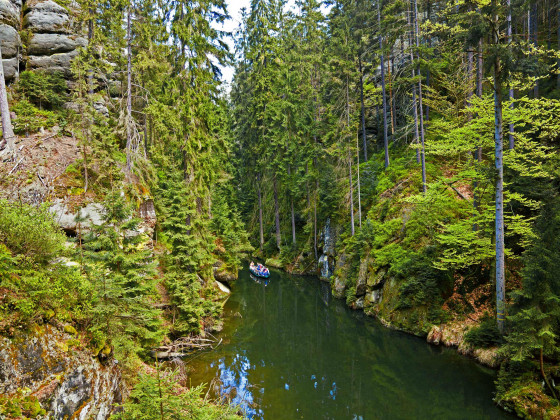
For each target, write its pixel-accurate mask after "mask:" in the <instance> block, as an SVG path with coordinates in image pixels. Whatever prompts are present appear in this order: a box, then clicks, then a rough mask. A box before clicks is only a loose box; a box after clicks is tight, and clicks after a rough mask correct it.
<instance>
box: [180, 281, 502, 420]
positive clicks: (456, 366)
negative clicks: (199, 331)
mask: <svg viewBox="0 0 560 420" xmlns="http://www.w3.org/2000/svg"><path fill="white" fill-rule="evenodd" d="M225 313H226V323H225V328H224V331H223V332H222V333H221V334H220V336H219V337H220V338H222V339H223V343H222V345H221V346H220V347H219V348H218V349H216V350H215V351H212V352H207V353H201V354H200V353H199V354H198V355H197V356H196V357H194V358H193V359H191V360H190V361H189V366H190V367H191V369H192V370H193V372H192V374H191V380H192V384H193V385H196V384H200V383H206V384H210V383H212V389H214V390H216V391H217V392H219V393H220V394H221V395H222V396H223V397H224V398H227V399H229V400H231V401H232V402H233V403H234V404H238V405H239V406H240V407H241V409H242V410H243V412H245V414H246V416H247V417H248V418H253V419H261V418H262V419H267V420H275V419H506V418H507V419H510V418H511V417H510V416H509V415H507V414H506V413H504V412H502V411H501V410H500V409H498V408H497V407H495V406H494V405H493V403H492V396H493V381H494V376H495V373H494V372H493V371H492V370H489V369H486V368H483V367H481V366H479V365H477V364H476V363H474V362H473V361H471V360H469V359H466V358H464V357H461V356H459V355H458V354H457V353H456V352H455V351H453V350H449V349H442V348H439V347H433V346H430V345H428V344H427V343H426V342H425V341H424V340H422V339H419V338H416V337H412V336H410V335H407V334H404V333H399V332H396V331H392V330H389V329H386V328H384V327H383V326H381V325H380V324H379V323H378V322H376V321H375V320H373V319H371V318H368V317H366V316H365V315H363V313H361V312H357V311H352V310H350V309H348V308H347V307H346V306H345V305H344V302H342V301H340V300H337V299H334V298H332V297H331V294H330V290H329V286H328V284H326V283H323V282H320V281H319V280H317V279H314V278H309V277H291V276H289V275H287V274H284V273H281V272H278V271H273V272H272V276H271V278H270V279H269V280H268V281H267V282H266V283H264V282H262V281H261V282H257V281H255V279H253V278H251V276H250V274H249V272H248V271H246V270H244V271H243V272H241V273H240V276H239V280H238V282H237V283H236V284H235V287H234V290H233V293H232V295H231V297H230V298H229V300H228V302H227V303H226V306H225Z"/></svg>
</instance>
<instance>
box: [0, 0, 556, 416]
mask: <svg viewBox="0 0 560 420" xmlns="http://www.w3.org/2000/svg"><path fill="white" fill-rule="evenodd" d="M4 3H5V4H4ZM4 3H2V2H1V1H0V6H2V7H4V6H5V7H6V8H7V9H6V10H8V9H9V7H16V6H13V4H15V3H17V2H15V3H14V2H10V1H9V0H4ZM18 7H19V8H20V9H18V10H16V12H15V14H14V19H13V21H12V20H10V19H11V18H9V17H6V16H8V15H7V14H6V13H5V14H4V15H6V16H4V15H2V17H1V18H0V21H1V23H2V25H3V27H6V28H15V29H10V30H8V29H5V30H4V32H5V33H12V32H10V31H13V33H14V34H15V35H13V36H14V37H15V38H14V39H17V42H16V41H14V42H15V44H17V45H16V47H13V46H12V45H11V44H10V43H9V42H8V41H6V36H7V35H5V34H3V33H0V41H1V43H0V47H1V48H2V53H0V57H2V55H1V54H4V55H3V57H4V60H3V63H4V64H3V66H0V67H3V70H2V72H1V73H0V111H1V114H2V128H3V129H2V141H1V144H0V149H1V150H0V174H1V177H0V338H2V339H3V340H4V341H2V343H0V361H1V362H2V364H3V365H5V366H12V365H13V366H14V367H13V369H11V368H10V369H11V370H9V369H8V368H5V369H4V368H1V369H0V379H2V377H4V378H7V379H6V380H4V379H2V380H0V416H6V417H7V418H27V417H36V416H37V415H53V416H54V417H55V418H63V417H64V415H67V416H68V418H71V417H72V416H78V415H79V416H83V418H87V416H88V415H89V416H90V417H93V416H94V414H95V415H96V416H98V417H97V418H109V416H111V418H121V419H164V418H177V419H183V418H185V419H187V418H188V419H190V418H197V419H213V418H216V419H218V418H219V419H225V418H238V416H239V414H240V412H239V410H237V409H236V407H234V406H228V405H223V404H221V403H220V401H217V400H216V401H214V400H212V399H209V398H208V394H206V396H204V395H205V388H204V387H202V386H192V387H191V384H190V383H189V380H188V377H189V373H188V366H186V367H185V363H176V362H174V361H166V360H163V361H162V360H160V359H161V358H164V359H165V358H166V356H165V355H166V354H167V353H165V352H166V351H167V352H170V351H171V350H169V349H177V348H180V346H181V345H185V344H184V343H185V340H187V342H188V343H191V344H189V345H191V346H194V347H196V345H198V346H201V345H206V344H193V343H207V342H211V341H212V340H214V338H215V336H214V335H213V334H215V335H218V334H219V332H220V331H221V330H222V328H223V323H224V321H223V319H222V315H223V307H224V302H225V300H227V296H224V293H229V292H230V290H229V289H233V290H234V289H235V282H236V279H237V277H238V271H239V270H240V269H241V268H242V267H243V266H244V265H246V261H247V260H248V259H250V258H253V259H258V260H260V261H262V262H263V263H265V264H266V265H268V266H270V267H275V268H277V269H281V270H285V271H287V272H288V273H291V274H293V275H300V274H302V275H313V276H318V277H320V278H321V279H322V280H324V281H327V282H329V285H330V288H331V289H332V293H333V295H334V296H336V297H338V298H341V299H344V300H345V302H346V303H347V305H348V306H350V307H351V308H353V309H356V310H362V311H363V312H364V313H366V314H367V315H370V316H372V317H375V318H377V319H378V320H380V321H381V322H382V323H383V324H384V325H386V326H388V327H391V328H395V329H398V330H402V331H406V332H408V333H411V334H415V335H417V336H420V337H424V338H427V340H428V341H429V342H431V343H434V344H440V343H441V344H444V345H446V346H452V347H458V349H459V351H460V352H461V353H463V354H466V355H468V356H471V357H473V358H475V359H477V360H478V361H479V362H481V363H483V364H485V365H488V366H491V367H493V368H495V369H497V371H498V373H497V376H496V382H495V393H494V395H493V396H488V398H493V400H494V402H495V404H497V405H498V406H499V407H501V408H503V409H505V410H507V411H509V412H512V413H515V414H516V415H518V416H519V417H523V418H550V419H554V418H559V417H560V405H559V404H560V389H558V388H557V386H556V383H560V351H559V349H560V347H559V340H560V337H559V334H560V323H559V321H560V270H559V268H560V143H559V139H560V4H558V2H556V3H554V2H550V1H549V0H529V1H519V0H501V1H498V0H474V1H464V0H457V1H452V0H442V1H437V0H423V1H419V0H409V1H401V0H384V1H381V0H371V1H365V0H341V1H333V0H325V1H320V0H296V1H295V2H293V3H288V2H286V0H251V2H250V5H249V7H247V8H244V9H242V12H241V19H240V21H239V22H237V23H238V28H237V29H236V30H235V31H234V32H233V33H227V32H225V31H224V30H222V29H220V28H222V24H223V23H224V22H226V21H228V20H229V19H231V18H230V16H229V12H228V5H227V3H226V2H225V1H224V0H173V1H161V0H77V1H76V2H70V1H66V0H57V1H56V2H55V1H52V0H41V1H34V0H30V1H27V2H23V6H22V5H21V3H20V4H19V6H18ZM41 14H43V15H41ZM49 14H56V15H57V17H56V18H53V20H52V21H48V22H47V20H46V19H45V20H39V19H38V18H37V16H47V15H49ZM34 19H37V20H34ZM56 19H59V20H60V19H62V20H60V21H59V20H56ZM64 19H66V20H64ZM45 22H47V23H45ZM60 22H62V23H60ZM54 34H56V35H55V36H52V35H54ZM48 37H51V38H52V39H53V41H52V42H53V45H50V46H48V47H44V48H43V47H42V46H41V44H40V41H41V40H42V39H46V38H48ZM64 37H66V38H64ZM51 38H49V39H51ZM63 38H64V39H66V41H64V42H66V44H64V43H63V41H62V39H63ZM228 39H230V40H232V43H233V45H234V47H233V48H230V46H229V44H228V42H227V40H228ZM71 43H74V44H72V45H73V46H72V47H71V48H69V47H68V48H67V45H69V44H71ZM15 44H14V45H15ZM12 51H13V52H12ZM44 51H47V52H44ZM53 51H54V52H55V54H54V55H50V56H48V55H47V54H50V53H51V52H53ZM61 52H63V53H61ZM6 54H8V57H9V58H8V59H6ZM65 55H68V57H69V58H68V61H67V62H66V61H64V59H63V57H62V56H65ZM12 56H14V57H15V58H12ZM45 57H46V58H45ZM16 59H17V65H16V67H14V68H12V67H9V65H11V64H10V63H11V60H16ZM49 60H50V61H49ZM44 63H50V64H48V65H45V64H44ZM43 65H45V66H46V67H45V68H42V67H41V66H43ZM228 66H229V67H232V68H233V69H234V75H233V80H232V81H231V83H229V84H228V83H226V82H224V77H223V74H222V72H223V70H224V68H225V67H228ZM5 80H6V81H5ZM61 208H63V209H64V211H63V212H61V211H60V209H61ZM152 208H153V211H152ZM92 209H93V210H92ZM146 209H148V210H146ZM88 212H89V213H88ZM152 213H153V217H152V216H146V215H147V214H152ZM63 216H64V217H66V219H68V222H67V224H66V225H63V224H62V223H61V218H62V217H63ZM150 217H151V218H150ZM224 285H225V286H224ZM224 288H225V289H226V290H227V292H224V291H223V290H224ZM364 334H367V332H366V331H364ZM33 340H34V341H33ZM49 340H50V341H49ZM205 340H206V341H205ZM31 341H33V342H34V343H43V344H42V346H43V347H44V348H47V347H48V348H49V349H51V350H49V351H51V355H50V356H49V357H51V359H54V358H59V357H63V358H64V359H68V362H67V367H66V368H64V369H67V370H68V369H70V367H72V366H75V365H76V364H77V365H76V366H78V365H79V366H81V367H82V368H84V366H86V367H87V369H90V367H91V366H94V367H93V368H91V369H94V370H95V371H96V372H99V373H98V374H96V375H98V376H99V377H102V376H103V375H107V376H103V377H107V378H115V377H116V376H115V375H116V374H115V373H114V370H115V369H116V370H117V371H118V375H117V376H118V378H119V380H118V381H117V382H118V383H117V384H116V385H115V383H113V382H111V381H112V379H111V380H109V379H108V382H107V388H106V389H105V388H103V389H102V390H101V391H100V390H99V389H98V390H96V391H95V395H97V396H96V397H95V398H98V394H102V395H106V396H107V401H110V403H109V406H110V407H112V408H111V409H110V410H109V411H108V412H107V413H106V415H105V416H103V414H102V413H103V412H102V411H100V410H103V409H104V408H100V407H101V406H102V405H103V404H105V403H103V404H102V402H101V399H99V400H95V398H94V397H91V395H93V391H91V392H90V391H88V392H90V394H88V392H86V391H84V395H80V396H79V401H80V404H78V405H77V406H73V407H72V408H68V407H70V406H69V405H68V403H65V402H64V401H69V400H71V398H70V396H71V394H64V392H67V391H66V390H67V388H69V387H70V385H68V386H66V385H65V384H66V382H64V381H65V380H66V379H64V378H68V377H70V376H71V375H66V373H68V372H69V371H68V372H65V375H63V374H60V370H56V369H58V368H57V367H56V366H54V365H52V366H51V365H50V363H51V362H50V361H49V360H50V359H49V360H47V359H44V360H43V359H41V360H42V361H41V364H40V365H41V366H43V367H41V369H40V372H41V373H38V372H39V371H35V370H33V369H35V368H33V367H30V369H32V370H31V371H30V372H32V373H30V372H28V371H25V369H26V364H25V363H17V362H15V361H14V360H16V359H17V357H16V356H14V355H15V354H17V353H18V352H19V353H21V352H23V353H25V354H31V353H29V352H33V351H35V350H33V349H32V347H33V346H31V345H29V346H27V344H26V346H27V347H25V346H23V347H22V345H21V343H28V342H31ZM51 341H52V343H51ZM18 343H19V344H18ZM49 343H50V344H49ZM53 343H54V344H53ZM181 343H183V344H181ZM18 346H19V347H18ZM194 347H193V348H191V349H190V350H193V349H194ZM30 349H31V350H30ZM26 352H27V353H26ZM61 352H62V353H61ZM162 352H163V353H162ZM39 353H41V352H39ZM46 353H49V352H46ZM43 354H45V352H43ZM61 354H63V355H64V356H60V355H61ZM84 355H85V356H84ZM162 355H163V356H162ZM86 356H87V357H86ZM18 357H19V356H18ZM25 357H27V358H28V359H29V358H31V356H25ZM25 357H24V358H25ZM41 357H44V356H41ZM92 357H93V359H94V362H91V363H93V365H91V363H90V362H88V363H85V362H83V360H85V359H88V360H89V359H92ZM18 360H19V359H18ZM70 360H74V361H72V362H71V361H70ZM115 366H116V367H115ZM2 369H4V370H2ZM21 369H23V370H21ZM80 372H82V370H80ZM55 374H57V375H58V376H57V379H56V380H53V379H52V377H54V376H55ZM49 375H50V377H49ZM49 378H50V379H49ZM51 380H52V381H51ZM48 381H51V382H48ZM98 382H99V381H98ZM61 384H62V385H61ZM96 386H97V385H96ZM111 386H113V387H116V388H115V389H117V391H115V389H113V388H111V389H109V388H110V387H111ZM45 390H50V391H48V392H51V394H48V393H47V391H45ZM68 392H69V391H68ZM2 394H3V395H2ZM47 394H48V395H47ZM45 395H47V396H45ZM117 396H118V397H117ZM103 398H105V397H103ZM88 401H89V402H88ZM92 401H93V402H92ZM103 401H105V400H103ZM53 407H54V408H53ZM59 407H63V408H59ZM86 409H87V410H91V411H89V412H87V411H84V410H86ZM57 410H58V411H57ZM64 410H66V411H64ZM68 410H70V411H68ZM80 410H81V411H80ZM95 410H97V411H95ZM88 413H89V414H88ZM100 413H101V414H100ZM99 416H101V417H99Z"/></svg>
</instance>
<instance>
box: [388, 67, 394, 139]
mask: <svg viewBox="0 0 560 420" xmlns="http://www.w3.org/2000/svg"><path fill="white" fill-rule="evenodd" d="M392 62H393V60H392V59H390V60H389V63H388V64H387V78H388V79H389V112H390V114H391V136H392V138H393V141H395V114H394V103H393V78H392V70H391V64H392Z"/></svg>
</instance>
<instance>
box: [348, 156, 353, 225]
mask: <svg viewBox="0 0 560 420" xmlns="http://www.w3.org/2000/svg"><path fill="white" fill-rule="evenodd" d="M348 182H349V184H350V231H351V232H352V236H354V186H353V185H352V154H351V153H348Z"/></svg>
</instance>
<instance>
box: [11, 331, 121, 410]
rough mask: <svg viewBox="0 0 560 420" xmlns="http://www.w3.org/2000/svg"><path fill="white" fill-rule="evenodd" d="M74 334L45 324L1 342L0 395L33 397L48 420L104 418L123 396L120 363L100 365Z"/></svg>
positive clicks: (110, 362) (112, 362) (109, 362)
mask: <svg viewBox="0 0 560 420" xmlns="http://www.w3.org/2000/svg"><path fill="white" fill-rule="evenodd" d="M75 334H76V333H75V330H74V329H73V328H72V327H70V326H67V327H66V328H64V330H61V329H59V328H57V327H54V326H52V325H49V324H47V325H43V326H38V327H36V328H35V331H34V332H32V333H23V332H18V333H15V334H14V336H13V337H11V338H7V337H2V338H0V395H4V396H8V397H9V396H10V395H21V394H22V393H24V394H26V395H29V396H30V397H34V398H36V399H37V400H38V402H39V403H40V405H41V408H42V410H44V412H46V415H47V418H56V419H63V418H68V419H70V418H80V419H86V418H88V419H90V418H92V419H99V420H101V419H106V418H108V417H109V416H110V414H111V413H112V412H114V411H115V409H116V407H117V405H118V404H119V403H121V402H122V396H123V393H124V392H125V388H124V386H123V383H122V381H121V375H120V371H119V368H118V364H117V363H116V361H114V360H109V361H107V362H106V363H105V364H102V363H101V362H100V361H99V360H98V358H97V357H94V356H93V355H92V354H91V353H90V352H89V351H87V350H86V349H83V348H82V346H81V343H80V341H79V340H78V339H77V338H76V335H75Z"/></svg>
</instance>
